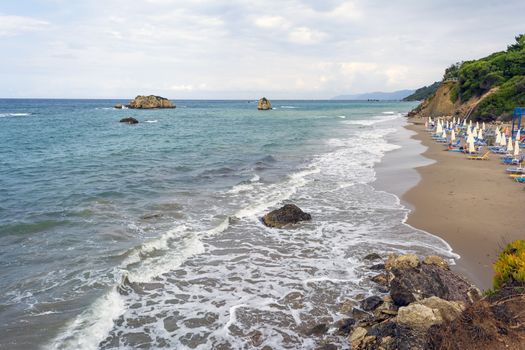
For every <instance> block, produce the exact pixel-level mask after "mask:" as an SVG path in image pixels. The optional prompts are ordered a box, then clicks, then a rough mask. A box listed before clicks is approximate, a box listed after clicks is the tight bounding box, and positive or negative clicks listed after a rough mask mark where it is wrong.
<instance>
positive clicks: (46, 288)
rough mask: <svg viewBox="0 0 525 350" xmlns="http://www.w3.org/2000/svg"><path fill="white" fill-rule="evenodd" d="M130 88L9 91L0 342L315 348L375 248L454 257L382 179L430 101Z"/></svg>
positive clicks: (360, 282) (1, 194)
mask: <svg viewBox="0 0 525 350" xmlns="http://www.w3.org/2000/svg"><path fill="white" fill-rule="evenodd" d="M122 102H126V101H125V100H46V99H2V100H0V290H1V291H2V292H1V293H0V329H1V336H0V349H9V350H11V349H24V350H26V349H81V350H83V349H315V348H316V347H317V346H319V345H320V344H322V342H323V341H326V339H323V337H317V336H315V335H312V334H311V332H310V331H309V330H310V329H311V328H312V327H314V326H316V325H318V324H321V323H325V324H328V325H330V324H333V322H336V321H337V320H340V319H342V318H345V317H348V316H345V313H344V312H343V311H342V306H343V305H348V304H349V303H357V300H359V299H360V298H363V297H366V296H368V295H372V294H375V293H378V292H379V293H380V292H381V290H379V289H378V288H379V286H377V285H375V284H374V283H372V282H371V281H370V279H369V278H370V276H372V275H374V271H372V270H370V268H369V266H370V262H367V261H364V260H363V257H364V256H366V255H367V254H369V253H372V252H377V253H379V254H381V255H382V256H386V255H388V254H390V253H397V254H401V253H416V254H420V255H423V254H439V255H441V256H444V257H446V258H449V259H453V258H454V257H455V255H454V254H453V252H452V251H451V249H450V246H449V245H448V244H447V243H446V242H444V241H443V240H441V239H440V238H438V237H435V236H433V235H431V234H429V233H427V232H424V231H420V230H418V229H415V228H413V227H411V226H409V225H407V224H406V223H405V220H406V218H407V214H408V213H409V211H410V208H409V207H408V206H407V205H406V204H405V203H403V201H402V200H400V198H399V193H397V194H396V191H394V188H395V182H396V181H395V179H396V177H395V176H394V177H389V178H390V179H394V180H389V181H383V183H381V184H379V182H378V180H377V168H378V167H380V166H381V164H383V167H385V166H384V164H385V163H384V159H385V158H388V154H390V153H395V152H396V151H397V152H399V150H400V149H402V148H403V147H405V146H404V145H403V142H396V135H400V134H399V132H400V130H401V128H402V125H403V124H404V123H405V121H404V115H405V114H406V113H407V112H408V111H409V110H411V109H412V108H413V107H414V106H415V104H414V103H411V102H377V101H361V102H359V101H272V104H273V107H274V108H273V109H272V110H268V111H258V110H257V104H256V101H246V100H244V101H203V100H189V101H183V100H179V101H174V102H175V104H176V105H177V108H176V109H163V110H131V109H122V110H119V109H114V108H113V106H114V105H115V104H116V103H122ZM128 116H131V117H134V118H136V119H137V120H139V124H135V125H128V124H123V123H119V120H120V119H121V118H124V117H128ZM397 139H399V137H397ZM414 142H415V141H414ZM398 158H399V159H401V158H402V157H398ZM399 161H401V160H398V161H396V162H397V163H398V165H399V164H400V163H399ZM401 164H402V163H401ZM394 168H396V167H394ZM397 168H403V166H397ZM401 178H402V176H398V179H400V181H401ZM389 182H390V183H389ZM389 188H392V191H390V190H389ZM287 203H293V204H296V205H298V206H299V207H300V208H302V209H303V210H304V211H306V212H308V213H310V214H311V215H312V220H311V221H309V222H304V223H301V224H298V225H293V226H291V227H288V228H285V229H275V228H268V227H265V226H264V225H263V224H262V222H261V217H262V216H263V215H264V214H265V213H267V212H269V211H270V210H273V209H277V208H279V207H280V206H282V205H284V204H287ZM331 332H332V331H331V330H329V331H328V333H329V334H330V333H331ZM332 338H333V339H332V341H336V342H337V341H339V344H340V346H341V347H342V348H348V344H347V343H346V340H345V339H344V337H337V336H335V335H334V336H332Z"/></svg>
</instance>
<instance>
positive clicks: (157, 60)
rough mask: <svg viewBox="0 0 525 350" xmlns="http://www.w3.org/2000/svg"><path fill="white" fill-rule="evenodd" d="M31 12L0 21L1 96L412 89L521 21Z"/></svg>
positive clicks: (494, 44) (472, 10) (180, 0)
mask: <svg viewBox="0 0 525 350" xmlns="http://www.w3.org/2000/svg"><path fill="white" fill-rule="evenodd" d="M39 3H40V5H39V6H38V7H29V6H24V5H22V4H20V5H17V3H16V2H13V5H12V6H10V9H12V11H13V12H12V13H11V14H6V13H3V14H1V15H0V37H2V39H3V40H0V51H1V52H2V55H0V76H2V80H3V81H4V84H1V85H0V96H10V95H17V96H20V95H25V96H37V97H45V96H53V97H125V96H128V95H129V96H134V95H136V92H138V91H140V92H142V93H156V94H166V95H167V96H168V97H172V98H175V99H176V98H253V97H257V96H259V95H262V94H264V95H267V96H269V97H272V98H329V97H331V96H334V95H339V94H346V93H359V92H367V91H378V90H397V89H402V88H417V87H420V86H423V85H428V84H429V83H431V82H433V81H435V80H437V79H440V77H441V76H442V74H443V70H444V69H445V68H446V67H447V66H448V65H449V64H451V63H453V62H455V61H458V60H465V59H473V58H479V57H482V56H484V55H487V54H489V53H492V52H494V51H498V50H503V49H505V47H506V45H507V44H510V43H511V42H512V41H513V40H514V36H515V35H517V34H519V33H520V32H523V26H522V25H521V24H520V23H521V17H520V14H521V13H523V12H525V2H524V1H523V0H508V1H506V2H497V1H496V0H478V1H474V0H465V1H461V2H457V1H454V0H443V1H442V2H439V3H436V2H428V1H427V2H425V1H417V0H400V1H396V2H387V1H379V0H325V1H317V0H287V1H282V0H264V1H263V0H250V1H244V0H136V1H133V6H130V5H129V4H130V2H129V1H128V0H105V1H104V2H103V3H101V2H98V1H85V2H77V1H56V0H55V1H41V2H39ZM47 13H50V14H52V17H50V18H52V25H51V24H50V23H49V22H51V20H49V22H48V21H47V20H43V19H42V18H44V19H45V18H47V17H46V16H44V14H47ZM18 14H23V15H24V16H18ZM487 23H490V25H488V24H487ZM472 28H476V30H472ZM35 31H36V32H38V36H36V35H22V34H28V33H31V32H35ZM35 52H38V55H35V54H34V53H35ZM50 81H53V83H52V84H50V83H49V82H50ZM8 87H9V89H8ZM145 90H147V91H145ZM42 94H46V95H45V96H42Z"/></svg>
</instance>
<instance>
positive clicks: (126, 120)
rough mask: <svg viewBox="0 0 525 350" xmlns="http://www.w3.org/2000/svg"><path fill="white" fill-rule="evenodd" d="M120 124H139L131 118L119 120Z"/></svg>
mask: <svg viewBox="0 0 525 350" xmlns="http://www.w3.org/2000/svg"><path fill="white" fill-rule="evenodd" d="M120 122H121V123H126V124H138V123H139V121H138V120H137V119H135V118H133V117H126V118H123V119H120Z"/></svg>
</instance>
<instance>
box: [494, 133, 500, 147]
mask: <svg viewBox="0 0 525 350" xmlns="http://www.w3.org/2000/svg"><path fill="white" fill-rule="evenodd" d="M495 144H496V145H500V144H501V134H500V133H499V130H498V129H496V142H495Z"/></svg>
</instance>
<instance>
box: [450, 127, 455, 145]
mask: <svg viewBox="0 0 525 350" xmlns="http://www.w3.org/2000/svg"><path fill="white" fill-rule="evenodd" d="M454 141H456V133H455V132H454V129H452V131H451V132H450V142H454Z"/></svg>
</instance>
